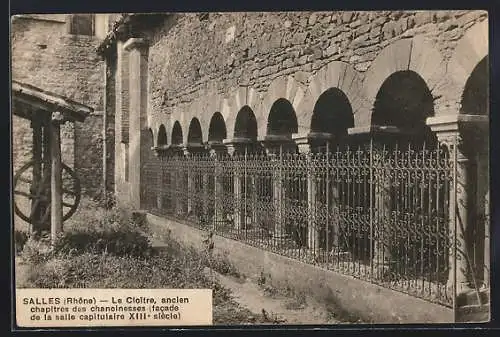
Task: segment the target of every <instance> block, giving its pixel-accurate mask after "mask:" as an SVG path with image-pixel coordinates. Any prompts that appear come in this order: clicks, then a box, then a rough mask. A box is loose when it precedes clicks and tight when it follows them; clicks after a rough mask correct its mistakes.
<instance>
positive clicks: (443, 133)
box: [426, 114, 489, 150]
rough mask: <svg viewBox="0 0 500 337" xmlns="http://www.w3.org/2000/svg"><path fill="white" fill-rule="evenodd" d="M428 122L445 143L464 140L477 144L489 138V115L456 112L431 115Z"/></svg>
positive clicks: (438, 137)
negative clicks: (453, 113)
mask: <svg viewBox="0 0 500 337" xmlns="http://www.w3.org/2000/svg"><path fill="white" fill-rule="evenodd" d="M426 124H427V125H428V126H429V128H430V129H431V130H432V132H434V133H435V134H436V137H437V139H438V141H439V142H440V143H443V144H445V145H450V144H455V143H456V144H461V143H462V142H463V141H464V140H468V142H471V143H476V144H477V142H478V141H479V143H482V141H485V140H487V139H488V138H489V137H488V127H489V116H485V115H461V114H455V115H443V116H436V117H429V118H427V120H426ZM481 145H484V144H481ZM476 150H481V149H476Z"/></svg>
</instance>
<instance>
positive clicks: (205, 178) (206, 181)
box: [202, 160, 209, 226]
mask: <svg viewBox="0 0 500 337" xmlns="http://www.w3.org/2000/svg"><path fill="white" fill-rule="evenodd" d="M207 166H208V161H206V160H205V167H204V168H203V175H202V184H203V186H202V189H203V198H202V200H203V205H202V213H203V214H202V222H203V225H205V226H206V225H207V224H208V223H207V222H208V219H209V214H208V210H209V204H208V198H209V195H208V194H209V192H208V191H209V189H208V187H209V186H208V185H209V179H208V173H207V169H208V167H207Z"/></svg>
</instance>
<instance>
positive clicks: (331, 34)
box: [143, 11, 487, 136]
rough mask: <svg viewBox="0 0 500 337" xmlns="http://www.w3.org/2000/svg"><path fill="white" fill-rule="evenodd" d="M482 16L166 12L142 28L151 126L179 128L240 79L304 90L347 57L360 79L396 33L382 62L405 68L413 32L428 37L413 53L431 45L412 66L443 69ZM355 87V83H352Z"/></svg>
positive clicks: (441, 101)
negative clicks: (157, 23)
mask: <svg viewBox="0 0 500 337" xmlns="http://www.w3.org/2000/svg"><path fill="white" fill-rule="evenodd" d="M486 17H487V14H486V12H483V11H473V12H470V11H453V12H450V11H446V12H399V11H398V12H337V13H331V12H328V13H322V12H320V13H304V12H288V13H223V14H217V13H210V16H209V18H208V19H206V20H200V19H199V18H198V16H197V15H196V14H178V15H173V16H171V17H169V18H168V19H167V20H166V22H165V25H164V27H161V28H159V29H158V30H154V31H150V32H143V33H144V34H145V35H146V36H148V38H149V39H150V40H151V44H150V57H149V76H150V79H149V81H150V84H149V95H150V102H149V103H150V108H149V111H148V114H149V115H150V119H151V120H152V122H151V123H152V125H151V126H152V128H153V130H154V131H156V130H158V127H159V125H160V124H161V123H168V120H169V117H167V116H168V115H169V114H173V116H178V117H175V118H181V119H182V120H181V121H180V122H181V126H182V129H183V131H184V130H187V128H188V126H189V122H190V120H191V117H192V116H194V115H196V114H197V115H202V113H200V111H192V110H196V108H197V107H199V106H200V105H201V106H207V105H211V104H213V98H214V97H218V96H221V97H227V96H230V95H231V93H232V92H233V91H235V89H236V88H238V87H240V86H244V87H249V88H252V89H253V90H255V91H256V94H257V95H258V94H263V93H265V92H266V91H267V89H268V87H269V86H270V84H271V83H272V82H273V80H275V79H276V78H279V77H282V76H285V77H287V76H291V77H293V78H294V80H296V81H297V82H298V83H299V84H300V85H302V86H303V88H304V89H306V88H307V86H308V85H310V82H311V80H312V79H313V78H314V75H315V74H316V73H318V72H319V71H320V69H321V68H323V67H325V66H326V65H327V64H329V63H331V62H333V61H338V62H342V63H345V64H347V66H348V68H349V69H351V72H352V73H353V74H356V76H357V77H359V79H360V81H362V80H363V79H364V78H366V77H369V76H373V75H371V72H370V69H371V68H374V64H373V63H374V62H376V58H377V56H379V55H380V53H381V52H382V50H383V49H384V48H386V47H387V46H389V45H391V44H395V42H397V41H400V40H404V41H405V43H404V44H402V45H401V44H400V45H396V47H395V48H393V49H394V50H392V51H390V52H391V53H393V54H394V55H396V56H395V58H396V60H394V59H390V61H391V62H394V61H396V62H397V61H398V60H399V61H400V63H403V64H402V65H401V66H403V67H404V66H406V67H407V66H408V64H404V63H408V56H406V58H405V56H404V50H408V53H410V52H411V48H412V47H414V46H412V45H411V44H410V41H411V40H412V39H413V38H415V37H416V38H417V40H416V42H414V43H413V44H428V47H426V48H425V49H424V48H421V50H419V51H417V52H418V53H419V54H421V53H422V51H423V50H426V51H430V52H432V50H436V52H435V54H433V55H431V57H432V58H431V60H429V59H427V58H426V55H416V56H413V59H415V58H417V59H418V58H419V56H422V57H420V59H422V58H424V59H422V60H421V61H418V60H417V62H419V64H416V65H415V67H417V68H419V67H420V68H425V67H429V66H430V65H428V64H427V63H429V62H433V63H434V65H435V69H434V70H438V69H440V68H445V67H444V66H443V65H444V64H446V62H447V61H448V60H449V59H450V58H451V56H452V53H453V50H454V48H455V47H456V45H457V41H458V40H460V38H462V37H463V35H464V34H465V32H466V31H467V30H468V29H469V28H471V27H472V26H473V25H475V24H477V23H479V22H482V21H484V20H485V19H486ZM406 41H407V42H408V43H406ZM405 44H406V45H405ZM214 46H217V47H216V48H214ZM398 49H402V50H403V52H402V53H401V50H398ZM398 52H399V53H398ZM411 61H414V60H411ZM385 62H387V61H380V62H378V63H385ZM384 67H385V68H388V70H391V69H390V68H391V67H393V64H387V65H386V64H381V65H378V66H377V69H376V70H377V76H378V77H379V78H381V79H385V77H384V76H385V75H386V74H384V73H381V72H380V68H384ZM431 70H432V69H431ZM424 75H425V74H424ZM429 75H435V76H436V81H437V80H438V79H439V78H441V79H442V78H443V77H442V76H441V77H439V76H438V74H435V73H433V74H429ZM370 82H376V81H370ZM432 84H433V83H431V84H430V85H432ZM441 84H442V85H445V83H441ZM359 90H362V88H361V87H357V88H353V91H359ZM377 90H378V87H377V86H376V85H372V86H370V88H368V89H367V91H368V95H367V96H370V95H373V94H372V93H371V91H373V92H375V93H376V91H377ZM436 96H437V95H436ZM208 97H210V99H209V98H208ZM449 99H450V98H449V97H446V96H442V97H436V102H435V104H436V110H439V108H440V107H441V106H442V107H443V108H444V107H445V106H447V105H448V104H449V102H447V100H449ZM198 101H201V102H198ZM255 102H256V104H258V103H259V100H256V101H255ZM252 108H253V107H252ZM181 111H182V113H181ZM213 112H215V111H213ZM297 113H298V114H300V113H301V111H298V112H297ZM181 115H183V116H182V117H181ZM184 115H186V116H185V117H184ZM187 115H189V116H187ZM266 117H267V116H266ZM209 118H210V116H208V117H207V118H203V117H202V119H204V120H203V121H202V125H203V126H206V127H205V128H203V129H204V130H207V129H208V123H209ZM257 118H259V116H257ZM299 118H300V117H299ZM363 122H366V121H360V123H363ZM170 127H171V126H170ZM228 127H229V125H228ZM167 130H169V129H168V128H167ZM170 130H171V128H170ZM184 134H185V136H186V135H187V132H184ZM204 136H206V132H205V134H204Z"/></svg>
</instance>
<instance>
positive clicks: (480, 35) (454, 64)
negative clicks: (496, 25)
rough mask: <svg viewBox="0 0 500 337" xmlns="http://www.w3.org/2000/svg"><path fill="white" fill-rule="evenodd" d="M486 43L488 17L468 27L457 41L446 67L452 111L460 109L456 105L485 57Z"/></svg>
mask: <svg viewBox="0 0 500 337" xmlns="http://www.w3.org/2000/svg"><path fill="white" fill-rule="evenodd" d="M488 45H489V42H488V19H486V20H483V21H481V22H479V23H476V24H475V25H474V26H472V27H471V28H469V29H468V30H467V32H466V33H465V34H464V36H463V37H462V38H461V39H460V40H459V41H458V43H457V46H456V47H455V50H454V51H453V54H452V56H451V58H450V61H449V62H448V67H447V69H448V70H447V71H448V73H447V75H448V76H447V77H448V79H449V85H448V86H447V88H446V89H447V90H446V91H447V92H449V93H450V94H449V100H450V105H451V106H454V108H453V113H457V111H460V110H462V109H461V107H460V106H458V105H460V104H461V102H462V95H463V93H464V91H465V89H466V84H467V82H468V80H469V78H470V76H471V74H473V72H474V71H475V70H476V67H477V66H478V65H479V63H480V62H482V61H483V60H484V59H485V58H486V57H487V55H488ZM485 62H486V63H487V62H488V60H487V59H486V61H485ZM483 66H484V67H486V69H487V67H488V66H487V65H484V64H483Z"/></svg>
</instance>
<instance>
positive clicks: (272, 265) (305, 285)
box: [146, 213, 453, 323]
mask: <svg viewBox="0 0 500 337" xmlns="http://www.w3.org/2000/svg"><path fill="white" fill-rule="evenodd" d="M146 219H147V223H148V226H149V228H150V229H151V230H152V231H153V232H156V233H161V232H164V233H168V234H169V235H170V237H171V238H172V239H173V240H175V241H177V242H179V243H181V244H183V245H186V246H191V247H193V248H195V249H204V247H203V243H202V241H203V240H204V238H205V237H206V233H205V232H204V231H201V230H198V229H196V228H193V227H191V226H188V225H185V224H182V223H180V222H177V221H174V220H171V219H166V218H163V217H159V216H156V215H153V214H150V213H148V214H147V215H146ZM213 240H214V253H215V254H220V255H222V256H226V257H227V258H228V260H229V262H230V263H232V264H233V265H234V266H235V267H236V268H237V269H238V271H239V272H241V273H242V274H244V275H246V276H249V277H254V276H257V277H258V276H259V275H261V273H264V274H265V275H270V278H269V280H270V282H271V283H272V284H273V286H276V287H284V286H286V285H289V286H291V285H293V288H294V290H295V291H298V292H300V291H304V292H307V293H308V294H310V296H312V297H314V298H315V299H316V300H318V301H321V302H323V303H325V302H327V301H329V300H330V301H335V302H336V304H337V305H340V306H341V307H342V308H343V309H344V310H346V311H348V312H351V313H354V314H356V315H357V316H359V317H361V318H362V319H363V320H364V321H367V322H376V323H451V322H453V310H452V309H450V308H447V307H444V306H441V305H437V304H433V303H430V302H427V301H425V300H422V299H419V298H416V297H413V296H410V295H406V294H403V293H400V292H398V291H394V290H391V289H387V288H383V287H380V286H378V285H375V284H371V283H369V282H366V281H361V280H359V279H356V278H354V277H351V276H347V275H343V274H339V273H336V272H333V271H329V270H325V269H322V268H319V267H317V266H313V265H309V264H305V263H302V262H300V261H297V260H293V259H290V258H288V257H284V256H281V255H277V254H275V253H272V252H269V251H264V250H262V249H258V248H256V247H252V246H250V245H247V244H245V243H242V242H239V241H235V240H231V239H228V238H224V237H221V236H218V235H214V236H213Z"/></svg>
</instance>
